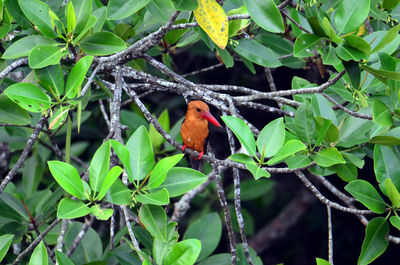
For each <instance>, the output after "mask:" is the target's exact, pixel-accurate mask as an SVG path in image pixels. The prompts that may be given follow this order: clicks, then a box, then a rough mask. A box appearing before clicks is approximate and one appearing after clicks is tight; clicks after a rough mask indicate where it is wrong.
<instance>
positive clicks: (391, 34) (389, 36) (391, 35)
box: [371, 24, 400, 53]
mask: <svg viewBox="0 0 400 265" xmlns="http://www.w3.org/2000/svg"><path fill="white" fill-rule="evenodd" d="M399 30H400V24H397V25H396V26H394V27H393V28H391V29H390V30H388V31H387V33H386V34H385V36H384V37H383V38H382V40H381V41H380V42H379V43H378V45H376V47H375V48H374V49H373V50H372V52H371V53H374V52H378V51H380V50H382V49H383V48H384V47H385V46H386V45H388V44H389V43H391V42H392V41H393V40H394V39H395V38H396V37H397V36H398V34H399Z"/></svg>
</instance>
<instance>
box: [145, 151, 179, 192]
mask: <svg viewBox="0 0 400 265" xmlns="http://www.w3.org/2000/svg"><path fill="white" fill-rule="evenodd" d="M183 156H184V154H178V155H174V156H169V157H166V158H163V159H161V160H160V161H159V162H158V163H157V164H156V166H155V167H154V169H153V171H152V172H151V175H150V178H149V182H148V187H149V188H151V189H154V188H156V187H158V186H160V185H161V184H162V183H163V182H164V180H165V178H166V177H167V173H168V171H169V170H170V169H171V168H173V167H174V166H175V165H176V164H177V163H178V162H179V161H180V160H181V159H182V157H183Z"/></svg>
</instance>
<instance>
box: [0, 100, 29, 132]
mask: <svg viewBox="0 0 400 265" xmlns="http://www.w3.org/2000/svg"><path fill="white" fill-rule="evenodd" d="M0 122H4V123H9V124H15V125H25V124H30V123H31V117H30V116H29V114H28V113H27V112H26V110H24V109H23V108H21V107H20V106H18V104H16V103H14V102H13V101H12V100H11V99H9V98H8V97H7V96H6V95H0Z"/></svg>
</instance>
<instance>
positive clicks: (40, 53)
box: [29, 45, 68, 69]
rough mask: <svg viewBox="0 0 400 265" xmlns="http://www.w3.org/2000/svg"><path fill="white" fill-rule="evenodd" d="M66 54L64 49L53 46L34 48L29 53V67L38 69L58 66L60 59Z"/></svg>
mask: <svg viewBox="0 0 400 265" xmlns="http://www.w3.org/2000/svg"><path fill="white" fill-rule="evenodd" d="M67 54H68V51H67V50H66V49H65V47H57V46H53V45H38V46H35V47H34V48H33V49H32V50H31V52H30V53H29V67H30V68H32V69H39V68H43V67H46V66H48V65H55V64H58V63H59V62H60V60H61V58H62V57H63V56H65V55H67Z"/></svg>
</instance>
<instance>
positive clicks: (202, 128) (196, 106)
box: [181, 100, 221, 171]
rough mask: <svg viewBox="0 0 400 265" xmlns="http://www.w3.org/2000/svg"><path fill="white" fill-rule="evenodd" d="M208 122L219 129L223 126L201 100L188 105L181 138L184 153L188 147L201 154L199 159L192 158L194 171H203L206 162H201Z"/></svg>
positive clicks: (191, 162)
mask: <svg viewBox="0 0 400 265" xmlns="http://www.w3.org/2000/svg"><path fill="white" fill-rule="evenodd" d="M208 122H210V123H212V124H213V125H215V126H217V127H221V124H219V122H218V121H217V120H216V119H215V118H214V116H213V115H212V114H211V113H210V109H209V108H208V105H207V104H206V103H204V102H203V101H200V100H194V101H191V102H190V103H189V104H188V109H187V112H186V116H185V119H184V120H183V122H182V126H181V136H182V141H183V147H182V151H185V148H186V147H189V148H190V149H193V150H196V151H197V152H199V156H198V157H190V164H191V166H192V168H193V169H195V170H199V171H202V170H203V165H204V161H202V160H201V158H202V157H203V154H204V151H205V149H206V146H205V144H206V139H207V137H208V132H209V131H208Z"/></svg>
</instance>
